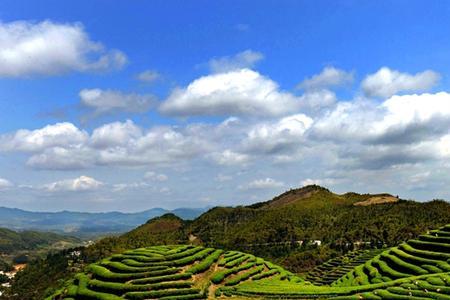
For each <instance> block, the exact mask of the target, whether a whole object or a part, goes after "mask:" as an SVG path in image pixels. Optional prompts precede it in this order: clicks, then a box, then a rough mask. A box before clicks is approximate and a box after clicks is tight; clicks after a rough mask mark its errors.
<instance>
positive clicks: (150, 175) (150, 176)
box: [144, 171, 169, 182]
mask: <svg viewBox="0 0 450 300" xmlns="http://www.w3.org/2000/svg"><path fill="white" fill-rule="evenodd" d="M144 178H145V179H147V180H150V181H160V182H162V181H167V180H168V179H169V177H168V176H167V175H165V174H158V173H156V172H153V171H149V172H146V173H145V175H144Z"/></svg>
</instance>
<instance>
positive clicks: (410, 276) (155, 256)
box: [47, 225, 450, 300]
mask: <svg viewBox="0 0 450 300" xmlns="http://www.w3.org/2000/svg"><path fill="white" fill-rule="evenodd" d="M449 241H450V225H447V226H444V227H442V228H440V229H438V230H434V231H431V232H429V233H427V234H424V235H420V236H419V237H418V238H417V239H412V240H409V241H407V242H405V243H403V244H401V245H400V246H399V247H392V248H390V249H388V250H386V251H383V252H381V253H380V254H378V255H377V256H375V257H374V258H372V259H369V260H367V261H365V262H364V261H361V260H358V259H357V261H358V262H359V263H360V264H356V266H355V267H354V268H353V269H352V270H350V272H348V273H347V274H345V275H344V276H342V277H341V278H339V279H338V280H336V281H334V282H332V283H331V284H330V285H320V286H317V285H314V284H313V283H311V282H309V281H306V280H305V279H303V278H302V277H299V276H296V275H295V274H293V273H291V272H289V271H287V270H285V269H283V268H282V267H280V266H277V265H275V264H273V263H271V262H269V261H266V260H264V259H262V258H259V257H255V256H254V255H252V254H247V253H243V252H239V251H224V250H221V249H214V248H205V247H201V246H193V245H180V246H171V245H166V246H153V247H146V248H138V249H135V250H128V251H125V252H123V253H121V254H116V255H113V256H111V257H108V258H105V259H103V260H101V261H99V262H97V263H94V264H91V265H89V266H88V267H87V268H86V271H85V272H83V273H79V274H77V275H76V276H75V278H74V280H72V281H69V282H68V283H67V284H66V286H65V287H63V288H62V289H61V290H60V291H58V292H57V293H56V294H54V295H53V296H50V297H48V298H47V300H53V299H66V300H68V299H71V300H77V299H79V300H81V299H100V300H119V299H180V300H181V299H206V298H208V299H214V298H218V297H231V296H239V297H241V298H253V297H257V298H261V297H263V298H299V299H306V298H308V299H318V298H321V299H324V298H327V299H336V300H337V299H341V300H344V299H345V300H347V299H414V300H427V299H449V298H450V264H449V262H450V244H449Z"/></svg>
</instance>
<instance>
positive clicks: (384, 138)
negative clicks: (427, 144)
mask: <svg viewBox="0 0 450 300" xmlns="http://www.w3.org/2000/svg"><path fill="white" fill-rule="evenodd" d="M448 126H450V94H448V93H445V92H440V93H436V94H421V95H403V96H393V97H391V98H389V99H387V100H386V101H384V102H382V103H381V104H376V103H373V102H358V101H356V102H340V103H339V104H338V105H337V106H336V108H335V110H333V111H331V112H330V113H328V114H326V115H324V116H322V117H321V118H320V119H318V120H317V121H316V123H315V125H314V128H313V131H314V135H316V136H319V137H321V138H328V139H331V140H341V141H349V142H352V141H353V142H355V141H362V142H365V143H375V144H396V143H397V144H402V143H412V142H418V141H422V140H427V139H432V138H434V137H435V136H439V135H442V134H444V133H446V132H447V131H448Z"/></svg>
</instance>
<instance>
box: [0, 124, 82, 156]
mask: <svg viewBox="0 0 450 300" xmlns="http://www.w3.org/2000/svg"><path fill="white" fill-rule="evenodd" d="M87 139H88V134H87V132H85V131H83V130H80V129H78V128H77V127H76V126H75V125H73V124H72V123H68V122H64V123H57V124H54V125H47V126H45V127H43V128H41V129H35V130H28V129H20V130H18V131H16V132H15V133H13V134H6V135H2V136H0V150H3V151H23V152H37V151H42V150H45V149H48V148H52V147H58V146H62V147H67V148H72V147H75V148H76V147H77V146H79V145H80V144H83V143H84V142H85V141H86V140H87Z"/></svg>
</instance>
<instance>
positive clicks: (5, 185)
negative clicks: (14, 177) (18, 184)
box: [0, 178, 14, 191]
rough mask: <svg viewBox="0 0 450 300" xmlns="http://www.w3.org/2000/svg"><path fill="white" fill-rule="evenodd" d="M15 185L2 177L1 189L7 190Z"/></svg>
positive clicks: (0, 181)
mask: <svg viewBox="0 0 450 300" xmlns="http://www.w3.org/2000/svg"><path fill="white" fill-rule="evenodd" d="M13 186H14V185H13V184H12V182H11V181H9V180H7V179H4V178H0V191H1V190H6V189H8V188H10V187H13Z"/></svg>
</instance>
